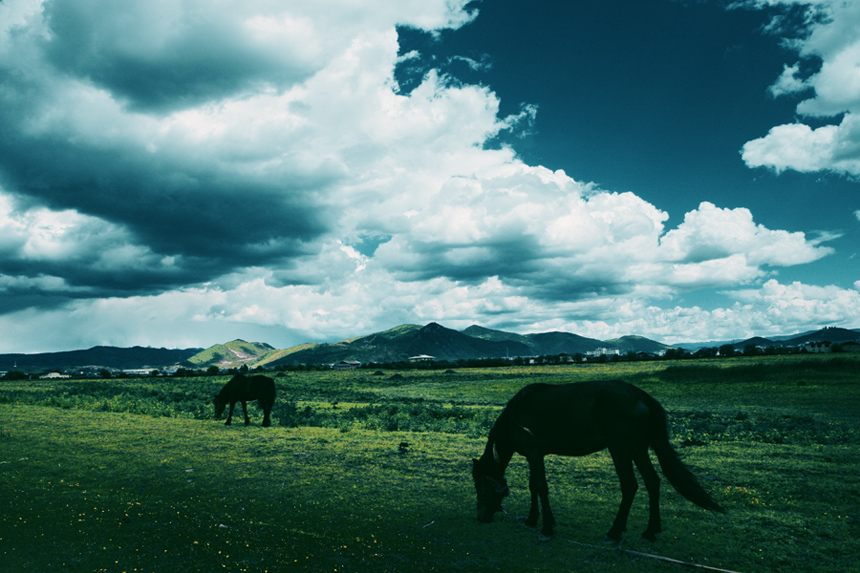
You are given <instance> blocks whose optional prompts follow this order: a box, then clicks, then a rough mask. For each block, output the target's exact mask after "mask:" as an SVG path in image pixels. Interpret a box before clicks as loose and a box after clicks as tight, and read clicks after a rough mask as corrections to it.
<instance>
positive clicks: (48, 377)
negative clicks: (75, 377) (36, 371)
mask: <svg viewBox="0 0 860 573" xmlns="http://www.w3.org/2000/svg"><path fill="white" fill-rule="evenodd" d="M61 378H71V376H69V375H68V374H61V373H60V372H57V371H56V370H54V371H53V372H48V373H47V374H42V375H41V376H39V379H41V380H59V379H61Z"/></svg>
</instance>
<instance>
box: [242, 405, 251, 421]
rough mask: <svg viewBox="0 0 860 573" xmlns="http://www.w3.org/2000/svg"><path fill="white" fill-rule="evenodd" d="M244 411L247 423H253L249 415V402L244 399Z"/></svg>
mask: <svg viewBox="0 0 860 573" xmlns="http://www.w3.org/2000/svg"><path fill="white" fill-rule="evenodd" d="M242 413H243V414H245V425H246V426H249V425H250V424H251V418H249V417H248V403H247V402H245V401H244V400H242Z"/></svg>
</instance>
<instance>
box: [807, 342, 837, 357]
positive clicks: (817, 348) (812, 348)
mask: <svg viewBox="0 0 860 573" xmlns="http://www.w3.org/2000/svg"><path fill="white" fill-rule="evenodd" d="M803 349H804V350H806V351H807V352H813V353H815V354H818V353H821V352H831V351H832V350H833V349H832V348H831V347H830V343H829V342H826V341H825V342H810V343H808V344H806V346H804V347H803Z"/></svg>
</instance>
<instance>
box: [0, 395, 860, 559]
mask: <svg viewBox="0 0 860 573" xmlns="http://www.w3.org/2000/svg"><path fill="white" fill-rule="evenodd" d="M0 428H2V429H0V499H2V500H3V509H2V511H0V569H3V570H8V571H39V572H42V571H293V570H296V571H301V570H308V571H452V570H454V571H457V570H459V571H631V570H636V571H676V570H681V569H680V568H679V566H677V565H672V564H668V563H665V562H659V561H655V560H651V559H647V558H643V557H636V556H633V555H630V554H625V553H620V552H617V551H612V550H608V549H605V548H604V546H603V545H602V538H603V534H604V532H605V531H606V530H607V529H608V528H609V525H610V523H611V520H612V517H613V516H614V513H615V511H616V509H617V504H618V500H619V492H618V482H617V478H616V477H615V475H614V470H613V469H612V464H611V461H609V459H608V457H607V456H606V455H603V454H598V455H594V456H590V457H586V458H579V459H569V458H549V463H548V472H549V478H550V488H551V499H552V500H553V501H554V507H555V510H556V515H557V518H558V519H559V522H560V523H559V526H558V528H557V537H556V539H555V540H553V541H552V542H550V543H540V542H539V541H538V536H537V534H536V533H534V532H532V531H530V530H527V529H525V528H523V527H522V526H519V525H518V524H517V523H516V522H515V520H514V519H513V518H514V517H515V516H518V515H524V514H525V513H526V512H527V510H528V491H527V483H528V478H527V471H526V465H525V462H524V460H522V458H520V457H515V458H514V462H513V464H512V466H511V468H510V469H509V472H508V478H509V482H510V484H511V486H512V489H513V495H512V496H511V498H510V499H509V501H508V502H507V504H506V509H507V512H508V513H509V516H508V517H505V518H497V521H496V523H493V524H487V525H481V524H478V523H477V521H476V520H475V516H474V493H473V488H472V485H471V478H470V475H469V466H470V461H469V460H470V458H471V457H473V456H476V455H478V454H479V453H480V450H481V448H482V446H483V439H482V438H477V437H469V436H468V435H464V434H448V433H439V432H432V433H414V432H413V433H406V432H382V431H372V430H362V429H352V430H349V431H346V430H343V429H336V428H316V427H300V428H284V427H273V428H268V429H264V428H260V427H259V426H250V427H244V426H241V425H240V426H234V427H230V428H226V427H224V426H223V424H220V423H216V422H214V421H204V420H195V419H186V418H175V417H172V418H163V417H149V416H142V415H135V414H128V413H112V412H92V411H82V410H74V409H62V408H51V407H42V406H33V405H17V404H8V403H7V404H0ZM403 442H405V443H406V446H405V447H401V443H403ZM683 452H684V453H685V454H686V461H687V463H689V464H690V465H692V466H693V467H694V468H695V471H696V473H697V474H698V475H699V476H700V477H701V478H702V480H703V483H704V484H705V487H706V488H707V489H708V490H709V491H711V492H712V493H713V495H714V497H715V498H716V499H717V501H718V502H720V503H721V504H723V505H724V506H725V507H726V508H727V509H728V510H729V513H728V514H727V515H714V514H710V513H708V512H705V511H704V510H700V509H699V508H696V507H695V506H693V505H692V504H690V503H689V502H687V501H685V500H683V499H682V498H680V496H678V495H677V494H675V492H674V491H672V490H671V488H669V487H668V486H664V493H663V494H662V500H663V513H664V530H665V531H664V533H663V534H662V535H661V536H660V537H659V539H658V541H657V542H656V543H654V544H651V543H648V542H645V541H642V540H640V539H639V538H638V534H639V532H640V531H641V530H642V529H644V527H645V522H646V519H647V512H646V506H645V495H644V492H640V496H639V497H638V498H637V502H636V503H635V505H634V510H633V513H632V514H631V522H630V527H631V531H630V532H628V534H627V537H626V539H625V541H624V544H623V548H624V549H631V550H635V551H640V552H646V553H655V554H660V555H664V556H668V557H672V558H675V559H680V560H684V561H689V562H694V563H699V564H705V565H709V566H711V567H719V568H723V569H729V570H735V571H745V572H750V571H785V570H802V571H828V572H829V571H857V570H858V569H857V560H856V559H857V555H860V541H858V539H860V529H858V520H860V505H858V504H860V502H858V500H860V478H858V475H860V471H858V470H860V453H858V449H857V447H856V444H852V445H846V444H810V445H795V444H775V443H756V444H752V443H744V442H740V441H736V442H713V443H707V444H705V445H702V446H692V447H687V448H683ZM664 484H665V480H664ZM573 541H576V542H582V543H586V544H588V546H583V545H576V544H574V543H572V542H573Z"/></svg>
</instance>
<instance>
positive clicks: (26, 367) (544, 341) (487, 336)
mask: <svg viewBox="0 0 860 573" xmlns="http://www.w3.org/2000/svg"><path fill="white" fill-rule="evenodd" d="M856 340H860V330H857V329H845V328H837V327H827V328H823V329H820V330H817V331H807V332H803V333H798V334H795V335H789V336H772V337H770V338H765V337H753V338H749V339H746V340H743V341H729V342H707V343H695V344H694V343H682V344H674V345H666V344H663V343H660V342H657V341H654V340H650V339H648V338H645V337H642V336H635V335H628V336H622V337H619V338H614V339H610V340H598V339H595V338H587V337H584V336H580V335H578V334H573V333H569V332H559V331H554V332H541V333H532V334H517V333H514V332H507V331H502V330H493V329H490V328H485V327H482V326H478V325H471V326H469V327H468V328H466V329H464V330H462V331H458V330H453V329H449V328H446V327H444V326H442V325H440V324H438V323H435V322H431V323H429V324H427V325H425V326H419V325H415V324H403V325H400V326H396V327H394V328H391V329H388V330H385V331H381V332H375V333H371V334H367V335H363V336H355V337H351V338H347V339H344V340H340V341H337V342H332V343H304V344H299V345H297V346H293V347H291V348H286V349H277V348H274V347H272V346H271V345H269V344H267V343H264V342H246V341H244V340H241V339H237V340H233V341H231V342H227V343H224V344H216V345H214V346H211V347H209V348H205V349H202V348H186V349H168V348H151V347H140V346H134V347H131V348H121V347H113V346H94V347H92V348H90V349H87V350H71V351H63V352H47V353H35V354H23V353H12V354H0V372H2V371H10V370H23V371H27V372H40V371H43V372H47V371H50V370H71V369H80V368H108V369H119V370H130V369H145V368H152V369H153V370H155V369H164V368H169V367H175V366H181V367H186V368H194V369H205V368H209V367H212V366H217V367H219V368H238V367H241V366H248V367H249V368H253V367H258V366H266V367H270V368H271V367H277V366H281V365H295V364H331V363H336V362H340V361H351V360H356V361H361V362H400V361H405V360H408V359H409V358H410V357H413V356H417V355H430V356H433V357H435V358H437V359H439V360H451V361H454V360H460V359H474V358H501V357H518V356H542V355H557V354H568V355H576V354H586V353H589V352H594V351H599V349H604V350H603V351H604V352H607V351H608V352H612V353H620V354H626V353H631V352H632V353H652V354H654V353H659V352H661V351H664V350H666V349H669V348H684V349H687V350H693V349H697V348H704V347H719V346H722V345H731V346H732V347H733V348H735V349H736V350H743V349H744V348H745V347H747V346H749V345H752V346H759V347H767V346H801V345H804V344H808V343H813V342H824V341H827V342H831V343H844V342H849V341H856Z"/></svg>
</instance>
